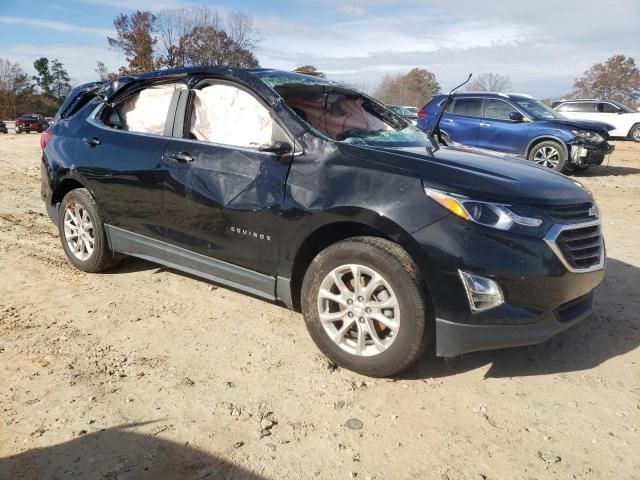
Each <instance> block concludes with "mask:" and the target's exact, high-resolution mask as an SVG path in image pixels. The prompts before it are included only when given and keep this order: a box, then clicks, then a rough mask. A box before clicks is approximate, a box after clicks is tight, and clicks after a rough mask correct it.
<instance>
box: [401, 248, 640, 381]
mask: <svg viewBox="0 0 640 480" xmlns="http://www.w3.org/2000/svg"><path fill="white" fill-rule="evenodd" d="M639 278H640V269H639V268H637V267H634V266H633V265H629V264H627V263H624V262H621V261H619V260H615V259H608V261H607V270H606V275H605V279H604V281H603V283H602V284H601V285H600V287H598V291H597V293H596V307H595V315H594V316H593V317H592V318H590V319H586V320H585V321H583V322H581V323H580V324H578V325H575V326H574V327H572V328H570V329H568V330H566V331H565V332H563V333H561V334H559V335H557V336H556V337H553V338H551V339H550V340H548V341H547V342H545V343H543V344H540V345H534V346H530V347H520V348H509V349H504V350H494V351H488V352H477V353H469V354H466V355H463V356H461V357H457V358H455V359H443V358H437V357H435V355H434V354H433V353H427V354H426V355H425V356H424V357H423V358H422V359H420V360H419V361H418V362H416V365H414V366H413V367H412V368H410V369H409V370H408V371H407V372H405V373H404V374H401V376H400V377H399V378H402V379H425V378H438V377H448V376H452V375H456V374H459V373H464V372H467V371H470V370H475V369H477V368H481V367H484V366H486V365H491V366H490V368H489V370H488V371H487V372H486V373H485V378H504V377H524V376H530V375H547V374H556V373H564V372H574V371H581V370H588V369H591V368H594V367H597V366H598V365H600V364H602V363H603V362H606V361H607V360H609V359H611V358H614V357H617V356H620V355H624V354H626V353H628V352H630V351H632V350H635V349H636V348H638V346H640V318H639V317H638V316H637V314H636V313H634V312H637V311H639V310H640V282H638V279H639Z"/></svg>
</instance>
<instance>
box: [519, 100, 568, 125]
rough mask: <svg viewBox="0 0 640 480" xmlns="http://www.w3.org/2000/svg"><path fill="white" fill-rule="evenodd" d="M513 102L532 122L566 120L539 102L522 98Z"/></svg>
mask: <svg viewBox="0 0 640 480" xmlns="http://www.w3.org/2000/svg"><path fill="white" fill-rule="evenodd" d="M514 101H515V102H516V103H517V104H518V106H520V108H522V109H523V110H524V111H525V112H526V113H527V114H528V115H529V116H531V117H533V119H534V120H550V119H557V120H566V118H567V117H565V116H564V115H562V114H561V113H558V112H556V111H555V110H552V109H551V108H549V107H547V106H546V105H545V104H544V103H542V102H539V101H538V100H533V99H528V98H523V99H519V100H516V99H514Z"/></svg>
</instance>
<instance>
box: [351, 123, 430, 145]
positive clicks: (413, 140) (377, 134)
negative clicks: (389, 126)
mask: <svg viewBox="0 0 640 480" xmlns="http://www.w3.org/2000/svg"><path fill="white" fill-rule="evenodd" d="M341 141H342V142H344V143H350V144H352V145H367V146H371V147H388V148H397V147H427V146H431V145H432V144H431V142H430V141H429V137H427V135H426V134H425V133H423V132H422V131H420V130H418V129H417V128H415V127H406V128H403V129H402V130H377V131H376V130H363V129H353V130H352V131H347V132H345V136H344V139H342V140H341Z"/></svg>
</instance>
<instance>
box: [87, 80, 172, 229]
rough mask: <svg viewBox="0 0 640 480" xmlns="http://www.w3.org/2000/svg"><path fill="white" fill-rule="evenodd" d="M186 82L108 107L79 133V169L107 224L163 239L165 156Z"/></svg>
mask: <svg viewBox="0 0 640 480" xmlns="http://www.w3.org/2000/svg"><path fill="white" fill-rule="evenodd" d="M182 88H184V87H183V85H181V84H169V85H158V86H155V87H154V86H152V87H149V88H145V89H143V90H141V91H139V92H135V93H132V94H130V95H128V96H126V97H125V98H122V99H121V100H120V101H119V102H118V103H117V104H116V105H115V106H113V107H110V106H106V105H105V106H103V107H102V108H100V109H99V110H98V111H96V112H95V114H94V115H93V116H92V117H91V118H89V119H88V121H87V122H85V123H84V125H83V127H82V128H81V130H80V131H79V132H78V133H77V136H78V137H79V140H78V142H77V145H76V147H75V156H76V158H82V159H83V160H82V167H79V168H78V173H79V174H80V175H81V176H82V177H83V179H84V180H85V181H86V183H87V186H88V187H89V189H90V190H91V191H92V193H93V195H94V196H95V198H96V201H97V203H98V205H100V208H101V209H102V211H103V213H104V216H105V223H107V224H108V225H110V226H112V227H116V228H118V229H121V230H126V231H128V232H134V233H137V234H141V235H145V236H148V237H152V238H156V239H161V238H162V237H163V225H162V212H163V208H162V201H163V197H162V188H163V179H164V172H163V166H162V155H163V152H164V150H165V148H166V146H167V143H168V142H169V136H168V135H167V133H168V132H170V130H166V126H167V124H171V125H172V124H173V123H172V122H173V115H174V113H175V112H174V109H175V103H174V98H175V94H176V92H177V91H178V90H179V89H182Z"/></svg>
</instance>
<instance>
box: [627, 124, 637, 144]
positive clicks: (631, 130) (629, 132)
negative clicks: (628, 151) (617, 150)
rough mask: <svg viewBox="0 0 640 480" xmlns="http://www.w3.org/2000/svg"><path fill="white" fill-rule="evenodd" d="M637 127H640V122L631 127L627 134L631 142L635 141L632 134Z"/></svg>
mask: <svg viewBox="0 0 640 480" xmlns="http://www.w3.org/2000/svg"><path fill="white" fill-rule="evenodd" d="M636 127H640V122H635V123H634V124H632V125H631V127H630V128H629V131H628V132H627V138H628V139H629V140H633V137H632V136H631V134H632V133H633V131H634V130H635V129H636Z"/></svg>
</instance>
